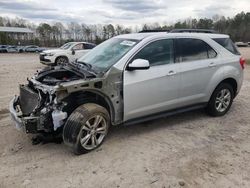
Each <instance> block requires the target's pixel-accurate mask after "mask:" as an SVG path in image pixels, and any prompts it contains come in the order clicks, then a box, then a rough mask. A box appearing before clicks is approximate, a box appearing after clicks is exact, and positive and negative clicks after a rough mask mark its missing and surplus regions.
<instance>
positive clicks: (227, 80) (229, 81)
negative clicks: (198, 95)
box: [209, 77, 238, 98]
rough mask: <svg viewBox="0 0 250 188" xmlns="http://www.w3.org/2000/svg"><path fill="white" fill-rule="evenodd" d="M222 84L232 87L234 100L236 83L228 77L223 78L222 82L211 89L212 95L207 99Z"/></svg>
mask: <svg viewBox="0 0 250 188" xmlns="http://www.w3.org/2000/svg"><path fill="white" fill-rule="evenodd" d="M222 83H227V84H229V85H231V86H232V88H233V92H234V93H233V95H234V98H235V97H236V95H237V88H238V83H237V81H236V79H234V78H232V77H228V78H225V79H223V80H222V81H220V82H219V83H218V84H217V85H216V86H215V87H214V88H213V90H212V93H211V94H210V97H209V98H211V97H212V95H213V93H214V91H215V89H216V88H217V87H218V86H219V85H220V84H222Z"/></svg>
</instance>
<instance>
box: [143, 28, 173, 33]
mask: <svg viewBox="0 0 250 188" xmlns="http://www.w3.org/2000/svg"><path fill="white" fill-rule="evenodd" d="M169 31H170V30H169V29H152V30H150V29H148V30H142V31H139V33H156V32H169Z"/></svg>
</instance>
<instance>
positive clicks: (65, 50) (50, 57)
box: [40, 42, 96, 65]
mask: <svg viewBox="0 0 250 188" xmlns="http://www.w3.org/2000/svg"><path fill="white" fill-rule="evenodd" d="M95 46H96V45H95V44H92V43H88V42H69V43H66V44H64V45H63V46H61V47H60V48H57V49H52V50H46V51H43V52H42V53H40V62H41V63H42V64H45V65H59V64H65V63H68V62H73V61H75V60H76V59H78V58H80V57H82V56H83V55H85V54H86V53H87V52H88V51H89V50H90V49H92V48H94V47H95Z"/></svg>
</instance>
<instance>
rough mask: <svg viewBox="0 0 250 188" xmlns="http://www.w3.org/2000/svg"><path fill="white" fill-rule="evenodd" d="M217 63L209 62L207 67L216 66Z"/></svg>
mask: <svg viewBox="0 0 250 188" xmlns="http://www.w3.org/2000/svg"><path fill="white" fill-rule="evenodd" d="M216 66H217V65H216V64H215V63H210V64H209V65H208V67H216Z"/></svg>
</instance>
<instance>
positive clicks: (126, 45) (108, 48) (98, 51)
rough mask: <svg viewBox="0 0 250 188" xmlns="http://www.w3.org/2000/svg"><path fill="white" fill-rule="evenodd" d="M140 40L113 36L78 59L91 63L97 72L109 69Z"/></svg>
mask: <svg viewBox="0 0 250 188" xmlns="http://www.w3.org/2000/svg"><path fill="white" fill-rule="evenodd" d="M138 42H139V41H138V40H133V39H124V38H112V39H109V40H107V41H105V42H103V43H102V44H100V45H98V46H97V47H95V48H94V49H93V50H91V51H90V52H89V53H87V54H86V55H85V56H83V57H81V58H80V59H79V60H78V61H79V62H83V63H85V64H90V65H91V67H92V69H94V70H96V71H97V72H103V71H107V70H108V69H109V68H110V67H111V66H112V65H114V64H115V63H116V62H117V61H119V60H120V59H121V58H122V57H123V56H124V55H125V54H126V53H127V52H128V51H130V50H131V49H132V48H133V47H134V46H135V45H136V44H137V43H138Z"/></svg>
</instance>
